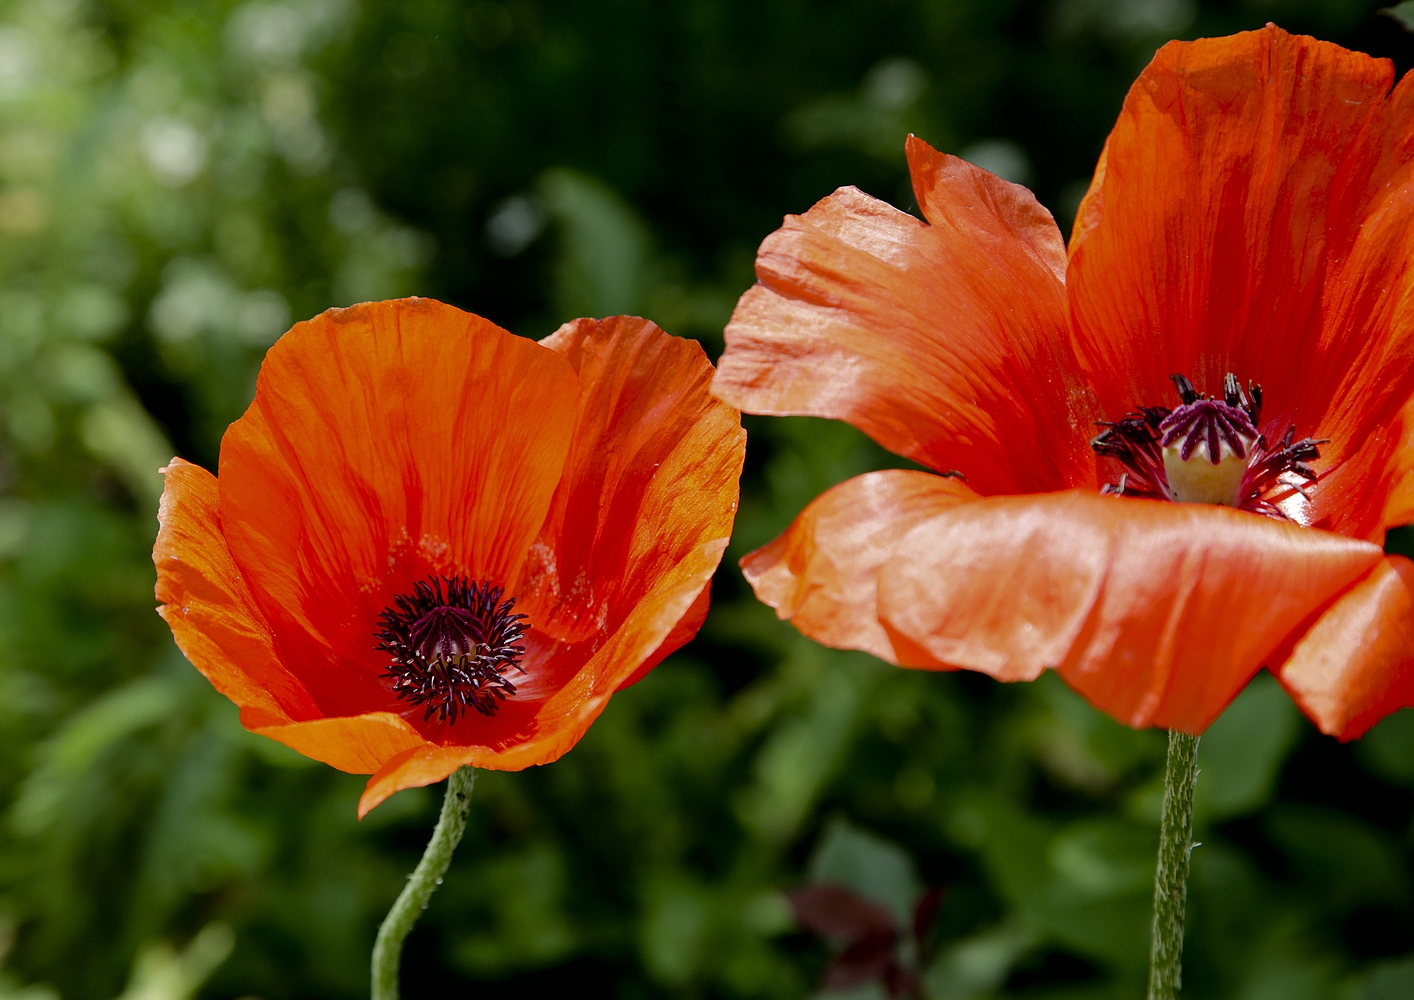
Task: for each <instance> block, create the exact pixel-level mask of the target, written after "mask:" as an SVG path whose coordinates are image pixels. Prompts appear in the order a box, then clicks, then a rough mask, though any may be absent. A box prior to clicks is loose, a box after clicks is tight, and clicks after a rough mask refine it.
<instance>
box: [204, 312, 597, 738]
mask: <svg viewBox="0 0 1414 1000" xmlns="http://www.w3.org/2000/svg"><path fill="white" fill-rule="evenodd" d="M578 404H579V390H578V380H577V379H576V378H575V375H574V372H573V371H572V370H571V369H570V366H569V365H568V364H566V363H565V359H564V358H563V357H562V356H560V355H559V354H557V353H556V352H554V351H550V350H546V349H545V348H543V347H541V346H539V345H538V344H536V343H534V342H533V341H530V340H525V339H523V338H520V337H515V336H513V335H511V334H509V333H507V332H506V331H504V330H501V329H499V328H498V327H496V326H494V325H492V324H491V323H488V322H487V321H486V320H483V319H481V318H479V317H476V316H472V315H470V314H468V313H464V312H462V311H460V310H458V309H454V308H452V307H451V306H446V305H442V304H441V303H437V302H432V301H430V300H427V299H405V300H401V301H397V302H379V303H366V304H364V305H359V306H353V307H351V308H348V309H334V310H330V311H328V312H326V313H324V314H323V315H321V316H318V317H316V318H315V319H313V320H311V321H309V322H307V323H300V324H297V325H296V326H295V327H294V329H292V330H291V331H290V332H289V333H288V334H286V335H285V336H284V337H282V338H281V339H280V340H279V342H277V343H276V344H275V346H274V347H272V348H271V349H270V352H269V353H268V354H267V355H266V359H265V363H264V365H263V366H262V368H261V374H260V381H259V384H258V386H257V389H256V396H255V401H254V402H253V403H252V404H251V407H250V409H249V410H248V411H247V412H246V414H245V416H243V417H242V418H241V419H240V420H238V421H236V422H235V423H234V424H232V425H231V428H230V430H228V431H227V433H226V437H225V439H224V440H223V441H222V446H221V476H220V485H221V518H222V523H223V525H224V526H225V534H226V538H227V541H228V542H229V544H230V546H231V553H232V555H233V556H234V558H235V562H236V564H237V566H239V567H240V569H241V571H242V573H243V574H244V576H245V578H246V580H247V581H248V583H249V584H250V587H251V590H252V592H253V594H254V595H255V597H256V599H257V601H258V602H259V603H260V605H261V607H262V609H263V610H264V612H265V614H266V616H267V618H269V619H270V620H271V621H272V622H276V621H279V622H281V623H282V625H281V627H280V628H277V629H276V632H277V635H279V637H280V638H279V642H278V646H279V651H280V655H281V659H282V660H283V661H284V662H285V663H286V664H287V665H288V666H289V667H290V669H292V670H294V671H295V672H297V673H298V674H299V676H300V678H301V680H302V681H303V682H304V683H305V685H306V686H307V687H308V688H309V690H310V692H311V694H313V696H314V698H315V700H316V701H317V702H318V704H319V706H320V708H321V710H322V714H325V715H331V716H355V715H362V714H364V713H367V712H370V711H379V710H392V709H394V708H395V705H394V702H393V699H392V695H391V694H390V693H389V691H388V689H387V688H386V686H385V685H384V684H383V683H382V682H380V680H379V676H378V675H379V674H380V673H381V672H382V671H383V669H384V661H383V659H382V657H381V654H379V653H378V652H377V651H376V650H375V649H374V643H373V632H374V629H375V627H376V624H377V618H378V614H379V613H380V612H381V611H382V610H383V608H384V607H386V606H387V605H388V604H389V603H390V602H391V599H392V598H393V596H394V595H396V594H399V593H405V592H407V591H410V590H411V589H412V584H413V583H414V582H415V581H416V580H418V579H421V578H424V577H426V576H428V575H431V574H433V573H438V574H446V575H452V574H456V575H465V576H468V577H471V578H472V579H474V580H487V581H490V582H492V583H500V584H505V583H508V582H510V581H512V580H514V578H515V577H516V575H517V574H518V573H519V570H520V563H521V561H522V559H523V558H524V554H525V552H526V550H527V549H528V548H529V546H530V544H531V542H532V541H533V540H534V538H535V535H536V533H537V532H538V531H539V529H540V527H541V524H542V523H543V521H544V518H545V511H546V510H547V508H548V507H549V503H550V498H551V496H552V495H553V493H554V490H555V486H556V484H557V483H558V481H559V478H560V473H561V470H562V468H563V466H564V459H565V454H566V452H567V450H568V448H569V436H570V433H571V430H572V428H573V425H574V419H575V414H576V412H577V409H578Z"/></svg>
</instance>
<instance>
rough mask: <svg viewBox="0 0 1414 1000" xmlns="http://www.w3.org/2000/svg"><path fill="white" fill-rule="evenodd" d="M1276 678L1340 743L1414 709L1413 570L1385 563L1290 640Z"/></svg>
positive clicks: (1405, 563) (1397, 561) (1395, 560)
mask: <svg viewBox="0 0 1414 1000" xmlns="http://www.w3.org/2000/svg"><path fill="white" fill-rule="evenodd" d="M1276 675H1277V677H1278V678H1279V679H1280V680H1281V682H1282V685H1283V686H1284V687H1285V688H1286V690H1287V691H1288V692H1289V693H1290V694H1291V697H1292V698H1293V699H1294V700H1295V701H1296V703H1297V704H1298V705H1300V706H1301V709H1302V711H1304V712H1305V713H1306V714H1307V715H1309V716H1310V717H1311V719H1312V720H1313V721H1314V722H1315V723H1316V725H1317V726H1319V727H1320V728H1321V731H1322V732H1323V733H1326V734H1328V735H1330V736H1338V737H1340V738H1341V739H1342V740H1353V739H1355V738H1356V737H1358V736H1362V735H1364V733H1365V731H1366V730H1367V729H1369V728H1370V727H1371V726H1373V725H1374V724H1375V723H1376V722H1378V721H1380V719H1382V718H1384V717H1385V716H1386V715H1389V714H1390V713H1392V712H1395V711H1398V710H1399V709H1401V708H1407V707H1409V706H1411V705H1414V563H1410V561H1409V560H1408V559H1405V558H1404V557H1403V556H1388V557H1386V558H1385V559H1384V560H1383V561H1382V562H1380V563H1379V564H1378V565H1377V566H1376V567H1375V568H1374V570H1373V571H1372V572H1371V573H1370V574H1369V575H1368V576H1367V577H1366V578H1365V579H1363V580H1361V581H1360V582H1359V583H1357V584H1356V585H1355V586H1354V587H1352V588H1350V590H1349V591H1347V592H1346V593H1345V594H1343V595H1341V597H1340V598H1339V599H1338V600H1337V601H1336V602H1335V603H1334V604H1333V605H1331V607H1330V608H1328V609H1327V610H1326V611H1325V613H1324V614H1322V615H1321V617H1320V618H1319V619H1317V620H1316V622H1315V623H1314V624H1313V625H1312V626H1311V627H1310V629H1308V630H1307V632H1306V634H1305V635H1303V636H1302V637H1301V638H1300V639H1299V640H1297V642H1296V644H1295V647H1294V648H1293V650H1292V653H1291V656H1290V657H1289V658H1288V659H1287V660H1286V662H1285V663H1283V664H1282V665H1281V666H1280V667H1279V668H1278V669H1277V670H1276Z"/></svg>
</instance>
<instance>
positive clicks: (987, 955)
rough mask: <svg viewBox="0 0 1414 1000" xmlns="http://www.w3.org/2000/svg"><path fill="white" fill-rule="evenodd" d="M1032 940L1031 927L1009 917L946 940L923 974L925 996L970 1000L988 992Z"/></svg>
mask: <svg viewBox="0 0 1414 1000" xmlns="http://www.w3.org/2000/svg"><path fill="white" fill-rule="evenodd" d="M1036 943H1037V936H1036V933H1035V931H1034V930H1031V929H1030V928H1028V927H1027V926H1026V925H1025V924H1022V923H1020V922H1015V921H1013V922H1010V923H1006V924H1002V925H1000V926H997V927H993V928H989V929H988V930H985V931H982V932H981V933H979V934H974V935H973V936H971V937H969V938H964V939H963V940H961V941H957V942H954V943H952V944H950V945H949V946H948V947H947V948H946V949H944V950H943V951H942V952H940V953H939V954H938V957H937V958H935V959H934V960H933V964H932V965H930V966H929V967H928V971H927V974H926V975H925V976H924V980H923V985H924V989H925V991H926V993H927V996H928V1000H974V998H981V997H986V996H990V995H992V994H993V993H995V992H996V991H997V990H998V988H999V987H1000V986H1001V985H1002V983H1003V982H1005V981H1006V978H1007V976H1008V975H1009V974H1010V973H1011V970H1012V967H1013V966H1014V965H1015V964H1016V962H1017V960H1018V959H1019V958H1020V957H1021V956H1022V955H1023V954H1025V953H1026V952H1027V951H1028V950H1030V949H1031V948H1032V947H1033V946H1034V945H1035V944H1036Z"/></svg>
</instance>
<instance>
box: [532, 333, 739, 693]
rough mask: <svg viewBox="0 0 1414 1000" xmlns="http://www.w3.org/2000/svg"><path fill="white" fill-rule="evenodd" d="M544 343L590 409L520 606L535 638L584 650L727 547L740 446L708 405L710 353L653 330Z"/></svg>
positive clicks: (731, 427) (714, 405)
mask: <svg viewBox="0 0 1414 1000" xmlns="http://www.w3.org/2000/svg"><path fill="white" fill-rule="evenodd" d="M542 343H543V344H544V345H545V346H546V347H549V348H551V349H552V350H554V351H557V352H559V353H560V354H562V355H564V356H565V357H566V358H567V359H569V362H570V364H571V366H572V367H573V368H574V370H575V371H576V372H577V373H578V375H579V378H580V382H581V385H582V386H583V396H582V399H581V404H580V409H579V415H578V419H577V421H576V423H575V427H574V436H573V444H572V445H571V448H570V453H569V455H568V457H567V458H566V460H565V471H564V476H563V478H562V480H561V482H560V485H559V489H558V490H557V491H556V493H555V498H554V501H553V503H552V504H551V506H550V511H549V514H548V515H547V517H546V518H545V525H544V528H543V529H542V531H541V533H540V536H539V538H538V539H537V540H536V542H535V546H534V548H533V550H532V553H531V556H530V558H529V559H528V560H527V562H526V573H525V578H524V581H523V583H522V584H521V587H520V589H519V592H520V593H521V594H522V599H523V600H524V601H525V602H526V609H527V610H528V611H529V612H530V613H531V614H532V617H533V619H534V621H535V623H536V625H537V627H539V628H540V629H542V630H544V631H546V632H548V633H550V634H552V635H554V636H556V637H557V638H558V639H560V640H561V641H562V642H565V643H580V642H584V641H585V640H587V639H590V638H592V637H595V636H599V637H602V636H604V635H607V634H608V633H609V632H612V631H613V630H614V629H616V628H618V626H619V624H620V623H622V622H623V621H624V619H625V617H626V616H627V615H628V614H629V612H630V611H632V610H633V608H634V607H635V606H636V605H637V604H638V602H639V601H640V600H641V599H642V597H643V595H644V594H646V593H647V592H648V591H649V590H651V589H652V587H653V586H654V584H655V583H656V582H657V580H658V579H659V578H660V577H662V575H663V574H664V573H665V572H667V571H669V570H670V569H671V568H672V567H674V566H677V565H678V564H680V563H681V562H682V560H683V559H685V558H687V557H689V556H690V554H691V553H693V552H695V551H697V550H698V549H700V548H701V547H702V546H703V545H705V544H711V543H714V542H716V541H718V540H722V539H726V538H728V537H729V536H730V534H731V527H732V520H733V517H734V515H735V513H736V502H737V491H738V486H737V480H738V478H739V477H740V475H741V467H742V462H743V461H744V457H745V446H746V434H745V432H744V431H743V430H742V428H741V417H740V415H739V414H738V413H737V411H736V410H734V409H733V408H731V407H730V406H728V405H726V404H725V403H723V402H721V401H720V400H717V399H714V398H713V397H712V395H711V392H710V387H711V381H712V365H711V363H710V362H709V361H708V360H707V357H706V355H705V354H704V353H703V352H702V348H701V347H700V346H699V345H698V344H697V343H696V342H695V341H691V340H685V339H682V338H680V337H670V336H668V335H667V334H666V333H664V332H663V331H662V330H660V329H658V327H657V326H655V325H654V324H653V323H651V322H649V321H648V320H644V319H638V318H636V317H629V316H616V317H612V318H610V319H605V320H588V319H582V320H576V321H574V322H573V323H568V324H566V325H565V326H563V327H561V328H560V329H559V330H558V331H556V332H555V333H554V334H553V335H551V336H550V337H548V338H546V339H545V340H544V341H542ZM710 575H711V574H710V572H709V573H708V575H707V576H705V577H703V580H702V583H703V585H704V586H705V585H706V582H707V580H708V578H709V577H710ZM701 590H702V587H699V588H697V591H696V592H694V594H693V596H694V597H697V596H698V593H700V591H701ZM634 667H635V668H636V667H637V664H635V665H634ZM629 672H630V673H632V672H633V671H632V670H630V671H629Z"/></svg>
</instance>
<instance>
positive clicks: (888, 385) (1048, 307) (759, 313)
mask: <svg viewBox="0 0 1414 1000" xmlns="http://www.w3.org/2000/svg"><path fill="white" fill-rule="evenodd" d="M908 157H909V166H910V169H911V171H912V173H913V183H914V190H915V192H916V194H917V197H918V203H919V205H920V206H922V209H923V213H924V215H925V216H926V217H927V220H928V221H927V223H924V222H920V221H918V220H917V219H915V218H913V217H912V216H911V215H907V214H905V213H903V212H900V211H898V210H897V209H894V208H891V207H889V206H888V205H886V204H884V203H883V202H881V201H878V200H876V199H874V198H871V197H869V196H868V195H865V194H863V193H861V192H860V191H858V190H855V189H854V188H842V189H840V190H839V191H836V192H835V193H834V194H833V195H831V196H830V197H828V198H826V199H824V200H823V201H821V202H819V203H818V204H817V205H816V206H815V207H814V208H812V209H811V210H810V211H809V212H807V213H805V215H803V216H788V217H787V218H786V221H785V225H784V226H783V227H782V228H781V229H779V230H777V231H776V232H775V233H773V234H772V235H771V236H769V237H767V239H766V241H765V242H764V243H762V244H761V249H760V252H759V253H758V255H757V258H756V274H757V277H758V279H759V282H758V284H757V285H756V286H755V287H754V288H752V289H751V290H749V291H748V292H747V293H746V294H745V295H743V296H742V298H741V301H740V302H739V303H738V304H737V307H736V312H735V313H733V315H732V320H731V322H730V323H729V324H728V325H727V329H726V339H727V350H726V353H725V354H723V355H722V358H721V361H720V366H721V367H720V369H719V370H718V373H717V378H716V381H715V383H714V386H713V391H715V392H716V393H717V395H719V396H720V397H721V398H723V399H725V400H727V401H728V402H730V403H732V404H734V405H737V406H739V407H741V409H743V410H746V411H748V412H752V413H772V414H807V415H811V416H820V417H834V418H838V419H842V420H848V421H849V422H850V423H852V424H854V425H855V426H857V427H859V428H860V429H861V430H863V431H864V432H865V433H867V434H869V435H870V436H871V437H873V438H874V439H875V440H876V441H878V442H879V443H880V444H882V445H883V446H884V447H886V448H890V449H892V450H893V451H895V452H898V453H899V454H901V455H906V456H908V457H909V458H912V459H915V460H917V461H919V462H921V463H923V464H925V465H928V466H929V467H931V468H933V469H937V470H939V471H947V470H951V469H958V470H961V471H962V472H964V473H966V475H967V477H968V481H969V482H970V483H971V484H972V486H973V488H975V489H976V490H977V491H978V492H979V493H983V494H991V493H999V492H1035V491H1041V490H1053V489H1062V488H1064V487H1066V486H1071V485H1082V484H1084V485H1093V484H1094V483H1095V460H1094V456H1093V455H1092V454H1091V453H1090V449H1089V447H1088V441H1089V439H1090V437H1092V436H1093V433H1094V431H1093V424H1092V421H1093V420H1094V417H1095V413H1094V410H1093V407H1092V404H1091V403H1090V401H1089V396H1088V394H1087V391H1086V389H1085V388H1084V386H1083V384H1082V383H1081V381H1080V379H1079V376H1078V368H1077V364H1076V361H1075V358H1074V356H1073V354H1072V349H1071V347H1070V345H1069V342H1068V338H1067V335H1066V333H1065V330H1066V318H1065V289H1064V285H1063V275H1064V271H1065V253H1064V246H1063V244H1062V241H1061V237H1060V233H1059V231H1058V230H1057V229H1056V226H1055V223H1054V222H1053V221H1052V220H1051V217H1050V214H1049V213H1047V212H1046V210H1045V209H1044V208H1042V207H1041V205H1040V204H1038V203H1037V201H1036V199H1035V198H1034V197H1032V195H1031V193H1030V192H1029V191H1027V190H1026V189H1025V188H1023V187H1020V186H1018V185H1016V184H1010V183H1008V182H1006V181H1004V180H1002V179H1001V178H999V177H995V176H993V175H992V174H989V173H987V172H986V171H984V170H981V169H979V168H977V167H974V166H972V165H971V164H969V163H967V162H965V161H963V160H960V159H958V158H957V157H955V156H945V155H943V154H941V153H938V152H937V151H935V150H933V149H932V148H930V147H929V146H928V145H927V144H926V143H924V142H922V141H921V140H918V139H914V138H910V139H909V142H908Z"/></svg>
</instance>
